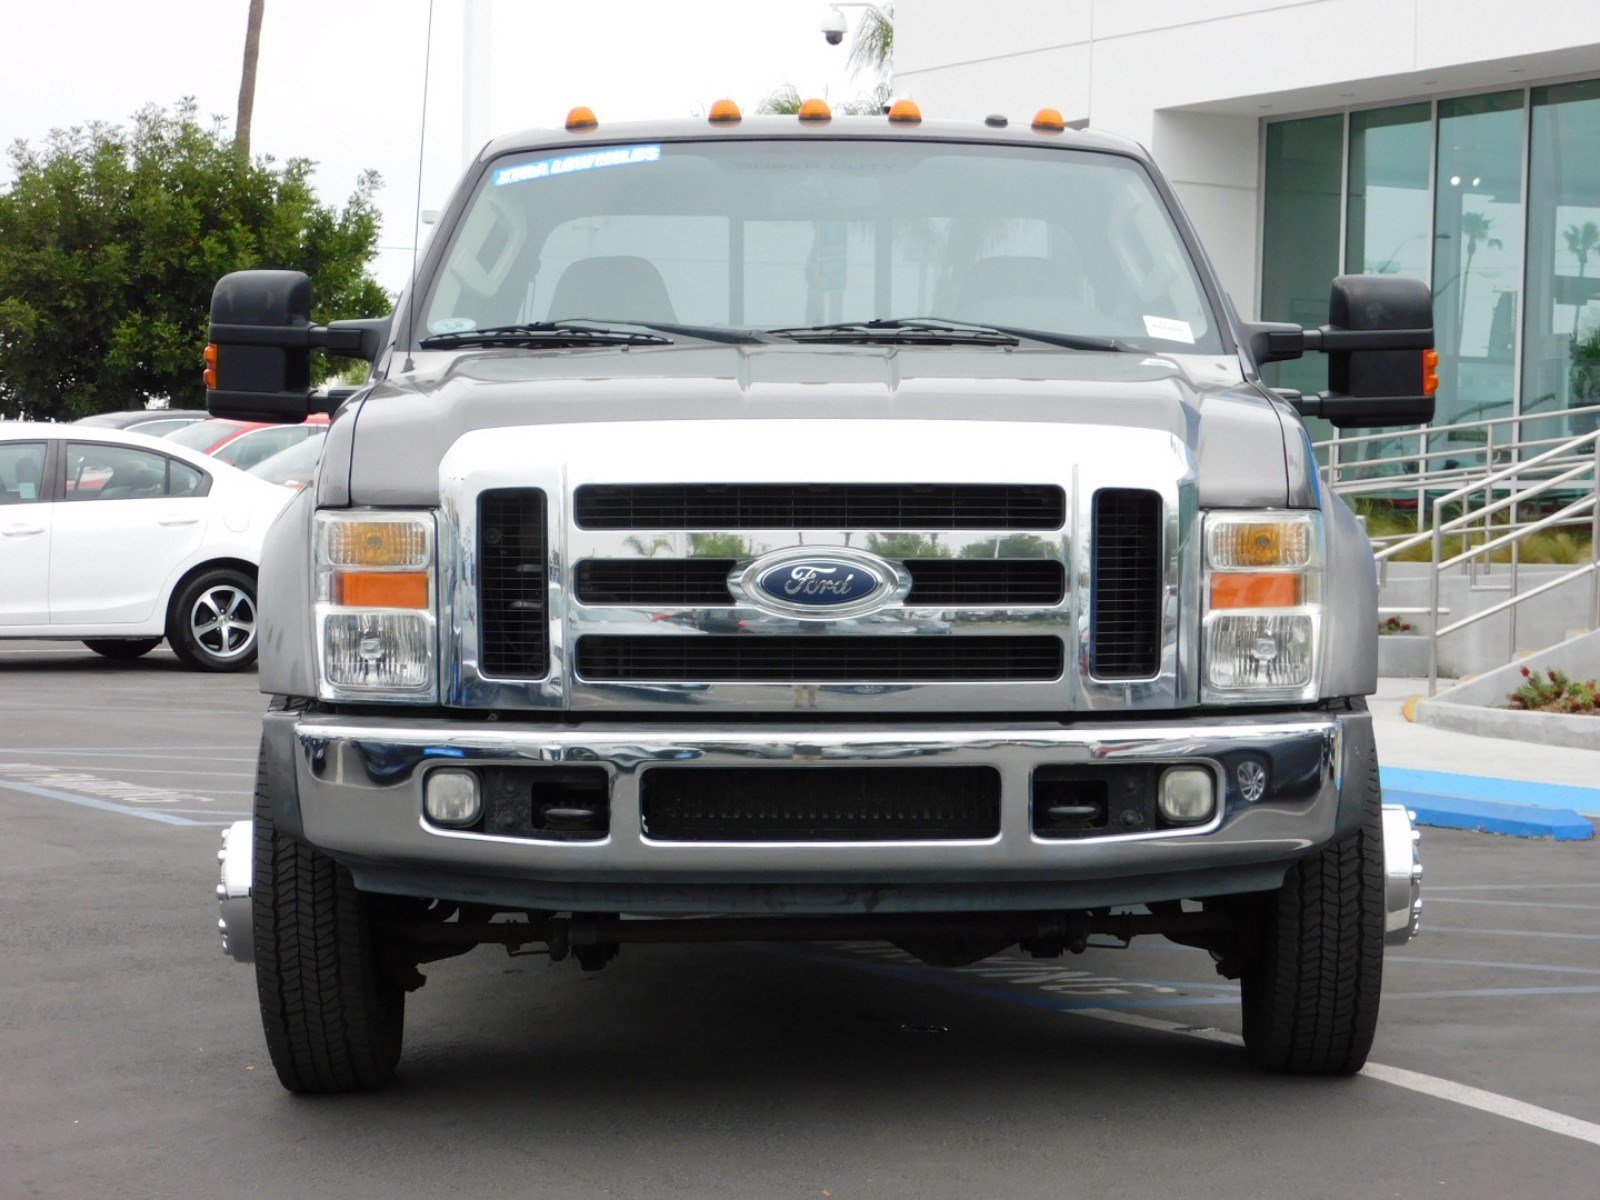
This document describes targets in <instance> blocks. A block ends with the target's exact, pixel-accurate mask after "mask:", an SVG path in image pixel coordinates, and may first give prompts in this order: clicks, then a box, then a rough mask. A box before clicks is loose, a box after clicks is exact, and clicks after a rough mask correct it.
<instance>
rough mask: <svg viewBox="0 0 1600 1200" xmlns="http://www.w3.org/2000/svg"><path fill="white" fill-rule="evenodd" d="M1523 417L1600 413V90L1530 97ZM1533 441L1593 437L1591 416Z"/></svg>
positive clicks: (1536, 429) (1556, 90)
mask: <svg viewBox="0 0 1600 1200" xmlns="http://www.w3.org/2000/svg"><path fill="white" fill-rule="evenodd" d="M1532 121H1533V124H1532V145H1531V146H1530V153H1529V163H1530V167H1529V177H1528V270H1527V287H1528V302H1527V319H1526V325H1525V327H1524V337H1525V340H1524V343H1523V351H1522V411H1523V412H1525V413H1536V412H1554V411H1559V410H1562V409H1568V408H1578V407H1586V406H1589V405H1595V404H1600V156H1597V155H1596V153H1595V147H1596V146H1600V80H1587V81H1585V82H1582V83H1566V84H1559V85H1556V86H1553V87H1541V88H1534V89H1533V114H1532ZM1556 424H1557V423H1556V422H1554V421H1543V422H1540V423H1538V424H1537V425H1532V426H1530V427H1529V428H1527V429H1526V430H1525V431H1524V433H1525V435H1526V436H1533V437H1555V436H1559V435H1561V434H1562V433H1564V432H1570V433H1573V434H1577V433H1586V432H1588V431H1590V430H1592V429H1594V428H1595V427H1596V422H1595V420H1594V418H1593V417H1592V416H1590V417H1580V418H1574V419H1570V420H1569V421H1567V422H1562V425H1565V426H1567V427H1568V428H1566V429H1563V428H1554V427H1553V426H1556Z"/></svg>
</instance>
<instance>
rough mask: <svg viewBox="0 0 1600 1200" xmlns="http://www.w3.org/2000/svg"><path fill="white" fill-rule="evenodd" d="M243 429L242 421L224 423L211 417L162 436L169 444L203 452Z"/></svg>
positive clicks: (217, 418)
mask: <svg viewBox="0 0 1600 1200" xmlns="http://www.w3.org/2000/svg"><path fill="white" fill-rule="evenodd" d="M244 427H245V423H244V422H243V421H224V420H222V419H221V418H219V417H212V418H210V419H209V420H206V421H196V422H195V423H194V424H193V425H185V426H184V427H183V428H182V429H174V430H172V431H171V432H169V433H166V434H163V435H162V436H163V437H165V438H166V440H167V441H169V442H176V443H178V445H180V446H187V447H188V448H189V449H191V450H202V451H203V450H209V449H211V447H213V446H215V445H216V444H217V443H218V442H220V441H221V440H222V439H223V438H225V437H227V436H228V435H229V434H230V433H234V432H236V431H237V430H240V429H243V428H244Z"/></svg>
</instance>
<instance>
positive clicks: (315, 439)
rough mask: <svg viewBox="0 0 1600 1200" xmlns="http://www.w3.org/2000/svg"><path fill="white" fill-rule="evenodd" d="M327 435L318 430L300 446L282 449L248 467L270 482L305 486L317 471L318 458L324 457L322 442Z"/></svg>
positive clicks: (255, 474) (256, 475)
mask: <svg viewBox="0 0 1600 1200" xmlns="http://www.w3.org/2000/svg"><path fill="white" fill-rule="evenodd" d="M326 437H327V434H326V433H322V432H318V433H316V434H314V435H313V436H311V437H308V438H307V439H306V440H305V441H303V442H301V443H300V444H299V445H298V446H290V447H289V448H288V449H287V450H280V451H278V453H276V454H274V455H273V456H272V457H271V458H264V459H262V460H261V461H260V462H258V463H257V464H256V465H255V466H253V467H249V468H247V469H248V471H249V473H250V474H252V475H254V476H255V477H256V478H257V479H265V480H266V481H267V482H268V483H283V484H287V485H288V486H290V487H303V486H304V485H305V484H307V483H309V482H310V481H311V477H312V476H313V475H315V474H316V473H317V460H318V459H319V458H321V457H322V443H323V440H324V439H325V438H326Z"/></svg>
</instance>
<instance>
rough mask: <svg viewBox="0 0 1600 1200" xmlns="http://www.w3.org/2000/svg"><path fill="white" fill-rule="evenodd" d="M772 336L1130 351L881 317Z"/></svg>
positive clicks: (1063, 337) (999, 328) (1110, 342)
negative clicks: (1036, 344)
mask: <svg viewBox="0 0 1600 1200" xmlns="http://www.w3.org/2000/svg"><path fill="white" fill-rule="evenodd" d="M767 332H768V333H771V334H773V335H774V336H776V337H786V338H792V339H794V340H795V341H807V342H822V341H840V342H890V341H893V342H912V343H915V344H919V345H956V344H961V345H979V346H1015V345H1017V344H1018V343H1019V342H1024V341H1027V342H1043V343H1044V344H1045V345H1047V346H1061V347H1063V348H1065V349H1068V350H1099V351H1105V352H1108V353H1109V352H1115V351H1126V350H1133V349H1134V347H1132V346H1130V345H1128V344H1127V343H1126V342H1124V341H1121V340H1120V339H1118V338H1101V337H1086V336H1083V335H1081V334H1075V333H1055V332H1053V331H1050V330H1044V329H1020V328H1017V327H1015V326H1011V325H988V324H982V323H979V322H976V321H953V320H947V319H945V318H944V317H882V318H879V319H878V320H875V321H838V322H835V323H834V324H831V325H800V326H795V327H792V328H787V329H769V330H768V331H767Z"/></svg>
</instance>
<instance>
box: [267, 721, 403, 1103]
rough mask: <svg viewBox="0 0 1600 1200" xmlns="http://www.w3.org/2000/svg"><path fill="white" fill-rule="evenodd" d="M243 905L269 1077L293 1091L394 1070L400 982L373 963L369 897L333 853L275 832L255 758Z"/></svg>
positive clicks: (317, 1090)
mask: <svg viewBox="0 0 1600 1200" xmlns="http://www.w3.org/2000/svg"><path fill="white" fill-rule="evenodd" d="M253 865H254V877H253V880H252V901H253V903H252V909H253V914H254V932H255V943H256V992H257V995H258V996H259V998H260V1001H261V1025H262V1029H263V1031H264V1032H265V1034H266V1039H267V1051H268V1053H269V1054H270V1055H271V1056H272V1065H273V1068H274V1069H275V1070H276V1071H277V1072H278V1079H279V1081H280V1082H281V1083H282V1084H283V1086H284V1087H286V1088H288V1089H289V1090H290V1091H291V1092H297V1093H300V1094H302V1095H318V1094H330V1093H338V1092H362V1091H372V1090H374V1089H376V1088H381V1087H384V1086H385V1085H386V1084H388V1083H389V1082H390V1080H392V1079H393V1078H394V1073H395V1064H396V1063H398V1062H399V1060H400V1043H401V1038H402V1033H403V1030H404V1023H405V992H404V991H403V990H402V989H400V988H399V987H396V986H395V985H393V984H392V983H390V982H388V981H387V980H385V979H384V978H383V976H382V974H381V972H380V971H379V967H378V960H377V954H376V937H375V934H374V931H373V913H372V909H373V902H372V900H371V898H370V897H368V896H366V895H364V894H363V893H361V892H359V891H357V890H356V887H355V884H354V883H353V882H352V881H351V879H350V873H349V872H348V871H346V870H345V869H344V868H343V867H341V866H340V865H339V864H338V863H336V862H334V860H333V859H331V858H329V857H327V856H326V855H324V854H321V853H319V852H318V851H316V850H314V849H313V848H311V847H310V846H307V845H305V844H304V843H302V842H297V841H295V840H294V839H293V838H290V837H288V836H287V835H284V834H280V833H278V832H277V831H276V830H275V829H274V828H273V824H272V803H271V798H270V797H269V795H268V793H267V776H266V753H265V748H263V751H262V755H261V758H260V760H259V762H258V765H257V767H256V799H255V861H254V864H253Z"/></svg>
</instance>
